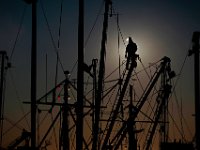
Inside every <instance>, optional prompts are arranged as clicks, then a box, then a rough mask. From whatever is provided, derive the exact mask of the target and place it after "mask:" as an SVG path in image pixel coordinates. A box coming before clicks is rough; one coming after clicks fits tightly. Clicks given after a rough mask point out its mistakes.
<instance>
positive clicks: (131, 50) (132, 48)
mask: <svg viewBox="0 0 200 150" xmlns="http://www.w3.org/2000/svg"><path fill="white" fill-rule="evenodd" d="M136 51H137V45H136V43H134V42H133V40H132V39H131V37H129V38H128V45H127V47H126V53H125V58H127V61H126V69H127V70H128V69H129V64H130V62H131V63H133V65H134V68H135V67H136V66H137V62H136V59H137V58H139V55H138V54H136V53H135V52H136Z"/></svg>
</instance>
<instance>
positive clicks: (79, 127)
mask: <svg viewBox="0 0 200 150" xmlns="http://www.w3.org/2000/svg"><path fill="white" fill-rule="evenodd" d="M83 63H84V0H79V23H78V72H77V78H78V83H77V106H76V107H77V109H76V113H77V118H76V119H77V121H76V149H77V150H82V148H83V147H82V146H83V94H84V92H83V80H84V72H83V71H84V70H83Z"/></svg>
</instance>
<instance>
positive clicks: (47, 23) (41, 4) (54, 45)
mask: <svg viewBox="0 0 200 150" xmlns="http://www.w3.org/2000/svg"><path fill="white" fill-rule="evenodd" d="M39 2H40V6H41V9H42V12H43V15H44V18H45V21H46V25H47V28H48V31H49V34H50V38H51V41H52V44H53V47H54V51H55V52H56V54H57V53H58V61H59V63H60V66H61V69H62V71H63V72H64V67H63V64H62V62H61V59H60V56H59V52H58V49H57V47H56V44H55V41H54V38H53V35H52V32H51V28H50V25H49V22H48V19H47V16H46V13H45V10H44V5H43V3H42V0H40V1H39Z"/></svg>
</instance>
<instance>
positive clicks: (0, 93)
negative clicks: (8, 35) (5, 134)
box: [0, 51, 7, 145]
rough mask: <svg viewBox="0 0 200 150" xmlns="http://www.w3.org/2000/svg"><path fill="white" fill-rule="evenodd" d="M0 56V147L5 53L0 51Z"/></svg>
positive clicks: (0, 140) (0, 141)
mask: <svg viewBox="0 0 200 150" xmlns="http://www.w3.org/2000/svg"><path fill="white" fill-rule="evenodd" d="M0 56H1V76H0V145H1V143H2V131H3V104H4V93H3V92H4V72H5V58H6V57H7V53H6V51H0Z"/></svg>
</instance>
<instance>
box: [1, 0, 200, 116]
mask: <svg viewBox="0 0 200 150" xmlns="http://www.w3.org/2000/svg"><path fill="white" fill-rule="evenodd" d="M61 1H62V0H38V2H39V3H38V14H37V15H38V20H37V21H38V22H37V23H38V35H37V36H38V50H37V51H38V96H41V95H43V93H44V92H45V62H46V55H47V58H48V59H47V61H48V75H49V77H48V88H49V89H50V88H51V87H52V86H53V85H54V82H55V81H54V76H55V68H56V65H55V64H56V53H55V49H54V44H55V46H56V47H57V43H58V31H59V19H60V7H61ZM102 2H103V0H85V40H86V38H87V37H88V35H89V32H90V30H91V29H92V27H93V25H94V22H95V19H96V17H97V16H98V14H99V17H98V20H97V22H96V24H95V26H94V29H93V32H92V33H91V36H90V38H89V40H88V42H87V44H86V45H85V62H86V63H88V64H89V63H91V60H92V59H93V58H99V53H100V42H101V31H102V20H103V12H104V9H103V7H102ZM42 8H44V11H45V16H44V13H43V10H42ZM113 9H114V11H115V13H119V27H120V30H121V33H122V35H123V38H124V39H125V38H127V37H128V36H131V37H132V38H133V40H134V41H135V42H136V43H137V45H138V53H139V55H140V57H141V59H142V61H143V63H144V64H145V65H148V63H153V62H156V61H157V60H159V59H161V58H162V57H163V56H168V57H170V58H171V60H172V67H173V68H174V70H175V71H176V72H177V73H178V72H179V70H180V68H181V65H182V64H183V60H184V58H185V56H186V54H187V51H188V49H189V48H190V47H191V38H192V33H193V32H194V31H198V30H200V1H197V0H190V1H188V0H165V1H164V0H163V1H161V0H153V1H149V0H135V1H134V0H113ZM99 10H101V11H99ZM99 12H100V13H99ZM22 16H24V17H22ZM22 18H23V20H22ZM46 19H47V20H48V26H49V28H48V26H47V22H46ZM21 20H22V26H21V29H20V32H19V36H18V40H17V42H16V45H15V49H14V53H13V55H12V59H11V63H12V66H13V68H11V71H8V74H7V90H8V91H10V92H12V94H7V95H8V96H6V98H7V99H6V102H5V114H6V115H7V116H9V117H11V116H12V115H14V116H15V117H17V118H18V116H20V115H21V112H20V111H18V110H19V107H20V106H19V104H18V102H17V100H16V99H20V100H21V101H29V99H30V52H31V5H27V4H25V3H24V2H23V1H22V0H1V1H0V50H6V51H7V53H8V56H9V57H10V56H11V52H12V50H13V47H14V43H15V40H16V37H17V33H18V30H19V27H20V22H21ZM77 22H78V0H63V12H62V24H61V35H60V47H59V49H58V51H59V55H60V59H61V63H62V65H63V67H64V69H65V70H70V71H71V70H72V68H73V66H74V65H75V63H76V61H77V43H78V40H77V34H78V33H77V27H78V24H77ZM49 30H50V31H51V34H52V37H53V40H54V43H53V42H52V39H51V35H50V33H49ZM117 35H118V31H117V24H116V16H113V17H112V18H109V27H108V42H107V43H108V46H107V58H108V60H107V61H106V62H107V65H108V68H111V69H114V68H115V67H117V64H118V57H119V55H120V56H121V59H122V60H123V59H125V58H124V51H125V46H124V44H123V42H122V39H121V38H120V45H119V46H120V47H119V52H118V46H117ZM182 73H183V74H182V76H181V79H180V82H179V83H180V84H179V86H180V87H181V89H179V91H178V93H179V94H180V93H182V94H183V93H187V94H185V95H184V96H183V98H184V99H183V101H184V104H185V112H187V113H188V115H189V116H190V117H191V115H192V113H194V110H193V103H194V102H193V57H191V58H189V59H187V61H186V64H185V67H184V69H183V72H182ZM11 74H12V75H11ZM11 76H13V80H14V83H13V81H12V79H11ZM72 78H76V71H73V72H72ZM63 79H64V75H63V73H62V70H61V67H60V65H59V78H58V81H61V80H63ZM14 85H15V86H16V87H14ZM15 88H16V89H17V92H16V90H15ZM13 91H14V92H13ZM16 93H17V94H16ZM186 106H187V107H186ZM25 107H26V110H28V109H29V106H25ZM13 108H16V109H13Z"/></svg>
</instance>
